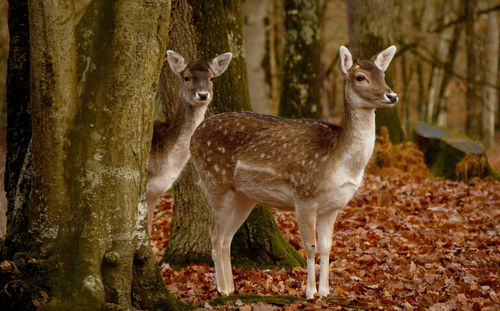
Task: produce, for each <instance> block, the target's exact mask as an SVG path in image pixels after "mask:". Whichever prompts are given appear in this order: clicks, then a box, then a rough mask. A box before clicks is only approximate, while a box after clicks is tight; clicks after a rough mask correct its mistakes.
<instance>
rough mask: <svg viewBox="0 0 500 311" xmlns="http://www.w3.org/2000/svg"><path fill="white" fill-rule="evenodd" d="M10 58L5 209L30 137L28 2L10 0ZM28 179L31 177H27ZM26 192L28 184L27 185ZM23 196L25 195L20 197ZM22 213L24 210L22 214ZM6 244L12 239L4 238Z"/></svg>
mask: <svg viewBox="0 0 500 311" xmlns="http://www.w3.org/2000/svg"><path fill="white" fill-rule="evenodd" d="M8 24H9V35H10V40H9V58H8V65H7V71H8V73H7V94H6V96H7V97H6V99H7V100H6V101H7V119H8V120H9V122H8V124H7V144H8V145H9V149H8V150H7V157H6V168H5V178H4V183H5V185H4V187H5V192H6V196H7V198H8V202H9V205H8V211H10V213H12V211H13V209H14V203H15V197H16V188H17V186H18V181H19V180H20V178H19V177H20V175H21V172H22V168H23V164H24V162H25V156H26V153H27V150H28V146H29V144H30V140H31V115H30V112H29V111H30V95H29V94H30V92H29V68H30V62H29V49H30V43H29V42H30V41H29V23H28V1H27V0H22V1H17V0H10V1H9V21H8ZM26 180H30V178H29V177H28V178H26ZM25 188H26V191H27V192H29V188H30V186H29V184H28V185H26V187H25ZM22 197H24V196H22ZM21 214H24V213H21ZM5 242H6V243H8V242H12V239H6V240H5Z"/></svg>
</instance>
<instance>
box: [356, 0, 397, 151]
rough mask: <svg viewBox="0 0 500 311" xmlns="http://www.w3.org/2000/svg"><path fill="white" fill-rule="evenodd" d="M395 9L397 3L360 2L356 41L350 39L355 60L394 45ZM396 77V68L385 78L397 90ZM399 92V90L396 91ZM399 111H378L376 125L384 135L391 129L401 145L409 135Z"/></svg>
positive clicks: (389, 71) (390, 70)
mask: <svg viewBox="0 0 500 311" xmlns="http://www.w3.org/2000/svg"><path fill="white" fill-rule="evenodd" d="M352 1H354V0H352ZM394 7H395V5H394V1H393V0H376V1H359V0H358V1H356V3H355V5H354V31H353V33H354V38H350V42H351V45H352V47H353V56H354V57H355V58H367V59H370V58H371V57H373V56H374V55H376V54H377V53H378V52H380V51H382V50H383V49H385V48H387V47H388V46H390V45H392V44H394V38H393V32H392V29H393V28H394V24H393V19H392V16H393V15H392V14H393V11H394ZM381 16H383V17H384V18H381ZM393 75H394V69H391V68H389V70H388V71H387V72H386V78H385V79H386V81H387V84H388V85H390V86H391V87H393V88H394V86H393V81H394V79H393ZM395 92H398V90H397V89H395ZM396 109H397V108H396V107H393V108H389V109H379V110H377V112H376V121H375V122H376V128H377V133H379V132H380V128H381V127H382V126H385V127H387V129H388V130H389V137H390V139H391V141H392V142H393V143H400V142H402V141H403V140H404V139H405V136H404V133H403V129H402V128H401V122H400V120H399V116H398V113H397V110H396Z"/></svg>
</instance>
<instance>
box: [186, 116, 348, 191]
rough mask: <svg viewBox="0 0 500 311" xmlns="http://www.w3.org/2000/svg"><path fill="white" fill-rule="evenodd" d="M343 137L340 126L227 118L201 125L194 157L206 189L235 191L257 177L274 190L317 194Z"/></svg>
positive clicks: (268, 118)
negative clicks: (276, 186)
mask: <svg viewBox="0 0 500 311" xmlns="http://www.w3.org/2000/svg"><path fill="white" fill-rule="evenodd" d="M339 133H340V128H339V127H338V126H336V125H332V124H328V123H324V122H320V121H309V120H293V119H285V118H280V117H275V116H268V115H262V114H257V113H251V112H233V113H225V114H219V115H215V116H213V117H210V118H207V119H206V120H205V121H203V123H202V124H200V126H199V127H198V129H197V130H196V131H195V133H194V134H193V136H192V138H191V154H192V157H193V159H194V161H195V163H196V167H197V169H198V172H199V174H200V177H201V178H202V179H203V180H204V181H205V184H206V183H207V181H208V182H209V183H217V184H219V185H220V184H227V185H228V186H230V187H236V186H237V185H235V182H236V183H237V182H238V181H240V182H245V181H244V180H242V179H241V178H240V177H242V178H244V176H250V175H252V174H253V175H258V176H253V179H254V180H260V182H261V183H267V184H268V185H269V186H270V185H272V184H273V183H274V184H286V185H287V186H291V187H292V188H294V190H295V191H298V192H301V193H303V194H307V195H313V193H314V191H315V190H316V189H317V187H318V186H319V185H318V184H317V182H316V180H318V181H319V180H320V179H321V175H322V174H324V172H325V167H326V164H327V160H328V154H329V152H330V151H331V149H333V148H334V146H335V144H336V141H337V139H338V135H339ZM238 171H245V173H244V174H238ZM255 177H256V178H255ZM245 178H246V177H245Z"/></svg>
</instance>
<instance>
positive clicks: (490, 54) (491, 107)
mask: <svg viewBox="0 0 500 311" xmlns="http://www.w3.org/2000/svg"><path fill="white" fill-rule="evenodd" d="M497 16H498V13H497V12H495V11H493V12H490V13H489V14H488V24H487V28H486V38H485V39H486V40H485V43H486V44H485V49H484V50H485V51H484V53H483V55H484V56H483V57H482V59H484V66H483V68H484V82H485V83H484V87H483V92H482V93H483V97H482V101H483V110H482V122H481V123H482V126H483V131H482V132H483V142H484V144H485V146H486V147H487V148H491V147H493V146H494V144H495V115H496V111H497V110H498V103H497V96H498V88H497V87H498V81H499V80H498V66H499V64H498V56H499V30H498V28H499V26H498V17H497Z"/></svg>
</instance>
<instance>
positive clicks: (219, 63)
mask: <svg viewBox="0 0 500 311" xmlns="http://www.w3.org/2000/svg"><path fill="white" fill-rule="evenodd" d="M232 58H233V54H231V53H229V52H228V53H224V54H221V55H219V56H217V57H216V58H214V59H212V61H211V62H210V69H212V72H213V73H214V76H216V77H218V76H220V75H221V74H223V73H224V71H226V69H227V66H229V63H230V62H231V59H232Z"/></svg>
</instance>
